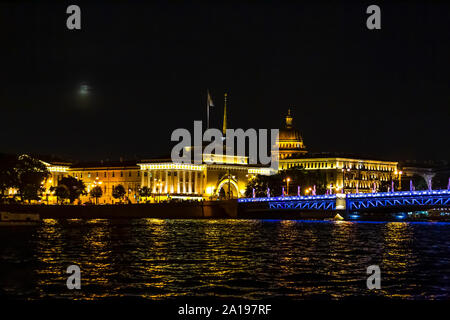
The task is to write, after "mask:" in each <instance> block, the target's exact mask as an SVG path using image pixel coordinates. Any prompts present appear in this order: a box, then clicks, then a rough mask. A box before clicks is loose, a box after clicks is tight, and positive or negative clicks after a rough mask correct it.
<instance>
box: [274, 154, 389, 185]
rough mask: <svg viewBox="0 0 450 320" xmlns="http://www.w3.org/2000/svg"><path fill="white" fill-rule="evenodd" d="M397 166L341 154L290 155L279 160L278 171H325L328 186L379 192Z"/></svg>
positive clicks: (387, 162) (386, 162)
mask: <svg viewBox="0 0 450 320" xmlns="http://www.w3.org/2000/svg"><path fill="white" fill-rule="evenodd" d="M397 166H398V162H392V161H379V160H363V159H352V158H343V157H342V158H340V157H323V158H322V157H320V158H289V159H282V160H280V163H279V168H280V170H286V169H292V168H295V167H301V168H303V169H304V170H321V171H324V172H325V173H326V176H327V183H328V188H331V189H334V190H336V191H338V192H350V193H355V192H357V191H358V192H372V191H373V189H375V191H379V190H380V185H381V183H382V182H383V181H391V180H392V179H396V178H397V176H398V171H397ZM383 191H385V190H383Z"/></svg>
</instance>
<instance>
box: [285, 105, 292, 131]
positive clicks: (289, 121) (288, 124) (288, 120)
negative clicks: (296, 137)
mask: <svg viewBox="0 0 450 320" xmlns="http://www.w3.org/2000/svg"><path fill="white" fill-rule="evenodd" d="M291 127H292V115H291V109H288V114H287V116H286V128H291Z"/></svg>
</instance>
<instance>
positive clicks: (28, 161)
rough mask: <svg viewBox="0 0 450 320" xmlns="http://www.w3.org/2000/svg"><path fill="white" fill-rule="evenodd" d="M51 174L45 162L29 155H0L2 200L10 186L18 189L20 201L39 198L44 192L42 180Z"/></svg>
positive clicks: (0, 198) (0, 194) (0, 193)
mask: <svg viewBox="0 0 450 320" xmlns="http://www.w3.org/2000/svg"><path fill="white" fill-rule="evenodd" d="M49 176H50V172H49V171H48V169H47V167H46V166H45V164H44V163H42V162H41V161H39V160H38V159H35V158H32V157H30V156H28V155H21V156H18V157H17V156H13V155H5V154H1V155H0V200H2V201H3V198H4V197H5V196H6V193H7V191H8V190H9V189H10V188H13V189H16V190H17V191H18V193H17V195H16V196H17V197H18V198H19V200H20V201H22V202H24V201H31V200H39V199H40V197H41V196H42V193H43V192H44V187H43V184H42V182H43V181H45V179H47V178H48V177H49Z"/></svg>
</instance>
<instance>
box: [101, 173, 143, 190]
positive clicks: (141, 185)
mask: <svg viewBox="0 0 450 320" xmlns="http://www.w3.org/2000/svg"><path fill="white" fill-rule="evenodd" d="M140 174H141V188H142V187H143V186H144V183H145V177H144V176H145V174H144V171H143V170H141V171H140ZM105 193H106V192H105Z"/></svg>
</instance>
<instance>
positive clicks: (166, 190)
mask: <svg viewBox="0 0 450 320" xmlns="http://www.w3.org/2000/svg"><path fill="white" fill-rule="evenodd" d="M285 121H286V122H285V126H284V128H282V129H280V131H279V136H278V140H277V141H278V148H279V167H278V169H279V170H285V169H292V168H295V167H298V168H302V169H304V170H320V171H323V172H325V173H326V180H327V188H329V189H330V190H332V192H333V193H337V192H345V193H354V192H372V191H373V190H375V191H379V190H380V186H381V184H382V183H383V182H389V181H392V180H395V179H398V178H399V172H401V171H398V169H397V166H398V163H397V162H393V161H383V160H373V159H362V158H361V157H355V156H343V155H325V154H320V155H314V154H308V151H307V150H306V147H305V144H304V142H303V138H302V136H301V134H300V132H299V131H298V130H297V129H296V128H295V127H294V125H293V116H292V114H291V111H290V110H289V111H288V113H287V115H286V117H285ZM226 128H227V124H226V110H224V123H223V131H226ZM225 148H226V147H225ZM224 151H225V150H224ZM202 159H203V161H202V163H201V164H183V163H174V162H172V160H171V159H170V158H166V159H147V160H139V161H118V162H96V163H78V164H73V165H71V164H69V163H64V162H52V161H45V160H43V162H44V163H45V164H46V166H47V167H48V169H49V171H50V173H51V177H50V178H48V179H47V180H46V181H45V182H44V185H45V189H46V191H45V194H46V197H44V198H43V201H45V200H47V202H48V203H55V202H56V198H55V197H54V192H52V191H51V190H50V187H55V186H57V185H58V181H59V180H60V179H61V178H62V177H64V176H68V175H70V176H73V177H75V178H77V179H80V180H82V181H83V182H84V183H85V185H86V189H87V190H86V191H87V192H88V193H89V192H90V190H92V188H94V187H95V186H99V187H101V189H102V192H103V195H102V197H101V198H99V199H98V203H100V204H105V203H114V202H118V201H119V200H118V199H114V198H113V196H112V192H113V190H114V188H115V187H116V186H118V185H122V186H123V187H124V189H125V192H126V194H125V197H124V199H123V200H124V201H125V202H131V203H138V202H147V201H150V202H156V201H163V200H167V199H170V200H172V199H181V200H210V199H211V200H212V199H228V198H240V197H243V196H244V193H245V189H246V186H247V183H248V181H249V179H251V178H252V177H255V176H256V175H258V174H263V175H270V174H274V173H276V171H274V170H272V169H271V168H269V167H264V166H258V165H249V164H248V158H247V157H244V156H230V155H226V152H224V155H215V154H203V153H202ZM144 187H146V188H148V191H149V196H146V197H140V192H139V191H140V190H141V188H144ZM383 191H386V190H383ZM88 201H92V202H94V199H91V198H90V196H89V195H87V196H82V197H81V202H82V203H85V202H88Z"/></svg>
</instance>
